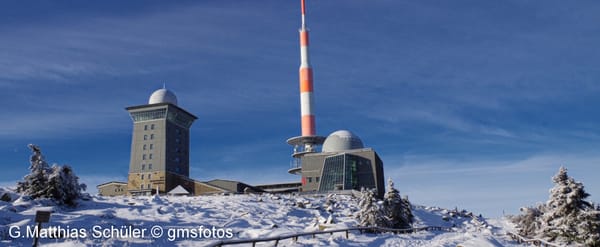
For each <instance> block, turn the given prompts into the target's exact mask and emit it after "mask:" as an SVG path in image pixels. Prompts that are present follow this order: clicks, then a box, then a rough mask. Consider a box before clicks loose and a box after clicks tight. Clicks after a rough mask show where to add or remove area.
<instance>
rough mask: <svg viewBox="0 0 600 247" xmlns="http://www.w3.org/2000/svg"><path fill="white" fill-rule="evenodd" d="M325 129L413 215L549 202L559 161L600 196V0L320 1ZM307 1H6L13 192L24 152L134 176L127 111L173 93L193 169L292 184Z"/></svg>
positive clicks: (5, 150) (314, 7)
mask: <svg viewBox="0 0 600 247" xmlns="http://www.w3.org/2000/svg"><path fill="white" fill-rule="evenodd" d="M307 8H308V26H309V28H310V30H311V60H312V65H313V68H314V74H315V76H314V80H315V97H316V108H315V109H316V114H317V132H318V133H319V134H321V135H328V134H329V133H331V132H333V131H335V130H338V129H349V130H351V131H353V132H354V133H356V134H357V135H358V136H360V137H361V138H362V140H363V142H364V143H365V144H366V145H367V146H370V147H373V148H375V150H376V151H377V152H378V153H379V154H380V156H381V157H382V159H383V161H384V164H385V174H386V177H392V178H393V179H394V180H395V182H396V187H397V188H398V189H399V190H400V192H401V193H402V194H408V196H409V197H410V198H411V200H412V201H413V202H414V203H419V204H425V205H438V206H443V207H452V208H453V207H455V206H457V207H459V208H466V209H470V210H473V211H475V212H481V213H484V215H488V216H498V215H502V213H503V211H504V212H506V213H516V212H518V208H519V207H521V206H526V205H533V204H535V203H537V202H543V201H545V200H546V199H547V197H548V189H549V188H551V187H552V183H551V180H550V178H551V176H552V175H553V174H554V173H555V172H556V171H557V170H558V168H559V166H560V165H565V166H566V167H567V168H568V169H569V173H570V175H572V176H574V177H575V178H576V179H577V180H580V181H583V182H584V184H585V186H586V189H587V191H588V192H589V193H591V194H592V198H591V199H592V200H594V201H600V190H599V188H600V168H599V165H600V153H599V152H598V151H597V150H598V146H599V144H600V125H599V124H598V123H599V122H600V110H599V109H600V97H598V95H600V83H599V78H600V70H599V69H598V67H599V65H600V49H598V44H600V26H599V25H598V23H600V16H599V15H598V14H597V13H600V3H598V2H597V1H577V2H569V3H565V2H563V1H520V0H519V1H517V0H514V1H502V2H498V1H475V0H473V1H465V0H461V1H396V0H381V1H366V0H344V1H342V0H319V1H310V0H309V2H308V6H307ZM299 26H300V16H299V1H291V0H290V1H288V0H286V1H281V0H277V1H276V0H265V1H229V0H227V1H217V0H215V1H178V2H176V3H172V2H170V1H169V2H167V1H127V2H126V3H124V2H122V1H102V2H95V3H90V2H85V3H83V2H82V3H79V2H71V3H69V2H51V1H35V2H29V3H26V2H15V1H8V2H2V3H0V37H2V38H1V39H0V88H1V89H2V90H0V99H1V101H0V103H1V105H2V106H3V114H1V115H0V157H2V158H1V159H0V167H2V168H3V169H2V170H3V172H2V173H0V184H2V185H12V184H14V183H15V181H17V180H19V179H21V178H22V176H23V175H25V174H26V173H27V172H28V166H29V164H28V159H29V155H30V153H29V150H28V149H27V147H26V145H27V144H28V143H36V144H38V145H40V146H41V147H42V150H43V151H44V153H45V156H46V158H47V159H48V160H49V161H50V162H56V163H59V164H69V165H71V166H73V167H74V169H75V171H76V172H77V174H79V176H80V177H81V178H82V180H84V181H85V182H87V183H88V185H89V187H90V190H91V191H92V192H95V185H97V184H98V183H102V182H105V181H109V180H125V179H126V175H127V171H128V163H129V152H130V150H129V149H130V145H131V139H130V138H131V129H132V123H131V119H130V118H129V115H128V114H127V112H126V111H125V110H124V108H125V107H127V106H133V105H140V104H144V103H146V102H147V100H148V97H149V96H150V94H151V93H152V92H153V91H154V90H156V89H158V88H160V87H162V85H163V83H166V84H167V87H168V88H169V89H171V90H173V91H174V92H175V93H176V94H177V96H178V99H179V104H180V106H181V107H183V108H185V109H187V110H188V111H190V112H192V113H193V114H195V115H197V116H198V117H199V119H198V120H197V121H196V123H195V124H194V125H193V127H192V130H191V131H192V141H191V151H192V153H191V157H190V161H191V175H192V177H193V178H196V179H198V180H210V179H214V178H224V179H235V180H241V181H245V182H247V183H252V184H257V183H269V182H282V181H294V180H299V178H298V177H295V176H292V175H288V174H287V172H286V171H287V169H288V167H289V161H290V158H289V154H290V152H291V147H289V146H288V145H287V144H286V143H285V140H286V139H287V138H289V137H292V136H296V135H298V134H299V133H300V127H299V126H300V122H299V114H300V113H299V92H298V65H299V47H298V46H299V45H298V31H297V30H298V28H299Z"/></svg>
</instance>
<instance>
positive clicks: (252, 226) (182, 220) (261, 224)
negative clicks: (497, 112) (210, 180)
mask: <svg viewBox="0 0 600 247" xmlns="http://www.w3.org/2000/svg"><path fill="white" fill-rule="evenodd" d="M2 191H3V189H0V194H2ZM9 194H10V195H11V197H12V198H13V199H12V200H11V202H4V201H0V245H8V246H30V245H31V244H32V242H33V240H32V239H31V238H30V236H27V234H28V228H29V230H30V231H31V230H32V227H33V226H35V223H34V222H33V221H34V218H35V213H36V211H38V210H48V211H52V216H51V220H50V222H49V223H45V224H44V225H43V226H42V227H43V228H44V230H42V231H41V232H40V235H42V234H46V235H45V236H43V235H42V237H44V238H42V239H40V244H41V245H42V246H90V245H92V246H97V245H100V246H147V245H154V246H206V245H211V244H212V243H215V242H216V241H217V238H218V237H222V239H224V240H225V239H228V237H231V239H232V240H239V239H250V238H263V237H275V236H280V235H287V234H291V233H299V232H311V231H318V230H323V229H325V230H331V229H340V228H348V227H355V226H356V221H355V219H354V213H355V212H356V211H357V206H356V205H357V203H356V201H355V199H354V198H352V197H351V196H347V195H337V196H336V201H337V203H336V205H335V207H334V210H333V215H331V217H332V218H333V221H332V223H331V224H325V222H326V221H327V219H328V218H329V217H330V213H328V212H327V210H326V209H325V207H324V206H323V204H324V202H325V199H326V198H325V197H319V196H293V195H269V194H264V195H231V196H224V195H218V196H201V197H135V198H132V197H97V196H94V197H92V198H91V199H90V200H87V201H80V204H79V206H78V207H77V208H66V207H61V206H57V205H55V204H54V203H53V202H52V201H49V200H35V201H30V200H26V198H19V195H17V194H14V193H9ZM413 213H414V215H415V218H416V223H415V227H419V226H443V227H452V226H454V227H453V229H454V231H452V232H447V231H435V232H417V233H411V234H399V235H395V234H391V233H385V234H360V233H359V232H356V231H355V232H351V233H350V235H349V238H348V239H346V236H345V233H343V232H341V233H335V234H333V235H329V234H323V235H317V237H316V238H312V236H305V237H300V238H299V239H298V241H296V242H293V241H292V240H291V239H288V240H282V241H281V242H279V246H313V245H321V246H453V247H454V246H477V247H482V246H517V244H516V243H514V242H511V241H510V240H509V239H508V237H506V236H505V234H504V233H505V231H506V230H512V229H511V227H512V226H511V224H510V223H508V222H507V221H506V220H504V219H494V220H486V219H478V220H474V219H473V218H471V217H467V216H466V215H464V214H455V213H453V212H451V211H449V210H445V209H440V208H430V207H422V206H416V207H414V209H413ZM475 218H478V217H475ZM49 226H53V227H54V229H52V228H48V227H49ZM48 229H51V230H48ZM56 229H59V230H58V231H56ZM159 229H160V230H162V231H160V230H159ZM53 230H54V231H53ZM57 232H62V233H63V235H64V234H66V237H65V236H62V237H61V238H51V237H56V236H54V235H57ZM194 233H196V234H195V235H194ZM119 234H120V235H121V236H120V237H119V236H117V235H119ZM19 235H20V236H19ZM132 235H133V236H132ZM135 235H137V236H135ZM273 244H274V242H267V243H261V244H258V245H257V246H273ZM236 246H250V245H249V244H246V245H236Z"/></svg>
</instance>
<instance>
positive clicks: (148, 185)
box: [140, 184, 152, 190]
mask: <svg viewBox="0 0 600 247" xmlns="http://www.w3.org/2000/svg"><path fill="white" fill-rule="evenodd" d="M150 186H152V185H151V184H147V186H146V188H147V189H150ZM143 189H144V185H143V184H140V190H143Z"/></svg>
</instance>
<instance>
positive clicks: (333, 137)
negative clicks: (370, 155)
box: [323, 130, 364, 152]
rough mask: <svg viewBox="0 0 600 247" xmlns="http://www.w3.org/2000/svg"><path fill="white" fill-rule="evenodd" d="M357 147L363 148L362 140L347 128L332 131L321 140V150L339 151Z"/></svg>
mask: <svg viewBox="0 0 600 247" xmlns="http://www.w3.org/2000/svg"><path fill="white" fill-rule="evenodd" d="M359 148H364V146H363V142H362V141H361V140H360V138H359V137H358V136H357V135H355V134H354V133H352V132H350V131H347V130H338V131H336V132H333V133H331V134H330V135H329V136H328V137H327V139H325V142H323V152H341V151H345V150H350V149H359Z"/></svg>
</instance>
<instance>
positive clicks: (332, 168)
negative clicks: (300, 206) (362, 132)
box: [301, 130, 385, 197]
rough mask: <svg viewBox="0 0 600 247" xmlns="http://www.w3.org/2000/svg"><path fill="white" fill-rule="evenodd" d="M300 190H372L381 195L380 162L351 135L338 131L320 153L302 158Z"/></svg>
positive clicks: (358, 139) (375, 154) (370, 149)
mask: <svg viewBox="0 0 600 247" xmlns="http://www.w3.org/2000/svg"><path fill="white" fill-rule="evenodd" d="M301 163H302V167H301V175H302V191H304V192H324V193H328V192H332V191H341V190H360V189H362V188H366V189H375V191H376V192H377V195H379V196H380V197H381V196H383V194H384V192H385V188H384V175H383V162H382V161H381V159H380V158H379V155H377V152H375V151H374V150H373V149H372V148H365V147H364V146H363V143H362V141H361V140H360V138H359V137H358V136H356V135H354V134H353V133H352V132H350V131H347V130H340V131H336V132H334V133H332V134H331V135H329V136H328V137H327V139H325V142H324V143H323V147H322V152H320V153H318V152H315V153H309V154H306V155H304V156H303V157H302V159H301Z"/></svg>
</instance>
